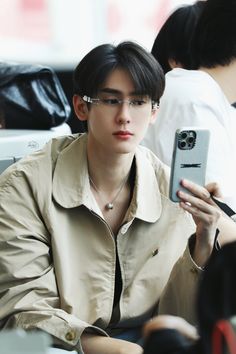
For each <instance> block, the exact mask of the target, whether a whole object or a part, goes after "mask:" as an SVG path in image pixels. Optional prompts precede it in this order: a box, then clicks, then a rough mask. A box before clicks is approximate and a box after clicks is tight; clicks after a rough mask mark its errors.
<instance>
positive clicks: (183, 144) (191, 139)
mask: <svg viewBox="0 0 236 354" xmlns="http://www.w3.org/2000/svg"><path fill="white" fill-rule="evenodd" d="M196 136H197V135H196V132H195V131H193V130H185V131H182V132H181V133H180V134H179V136H178V147H179V149H180V150H191V149H192V148H193V147H194V146H195V143H196Z"/></svg>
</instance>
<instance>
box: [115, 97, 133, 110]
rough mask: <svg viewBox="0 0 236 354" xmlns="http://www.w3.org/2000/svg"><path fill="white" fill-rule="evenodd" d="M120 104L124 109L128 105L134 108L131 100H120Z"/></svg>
mask: <svg viewBox="0 0 236 354" xmlns="http://www.w3.org/2000/svg"><path fill="white" fill-rule="evenodd" d="M118 102H119V105H120V107H122V108H123V106H124V104H125V103H127V105H128V107H129V108H130V107H132V100H129V99H121V100H118Z"/></svg>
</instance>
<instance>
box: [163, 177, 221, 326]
mask: <svg viewBox="0 0 236 354" xmlns="http://www.w3.org/2000/svg"><path fill="white" fill-rule="evenodd" d="M182 184H183V186H184V187H185V188H186V189H188V190H189V191H190V192H192V193H193V195H189V194H187V193H184V192H180V193H179V194H178V196H179V197H180V198H181V200H182V201H181V203H180V206H181V207H182V208H183V209H184V210H186V211H187V212H189V213H190V214H191V215H192V216H193V219H194V221H195V224H196V234H195V235H193V236H192V237H191V239H190V241H194V242H193V247H192V249H191V252H190V246H189V245H188V247H187V248H186V250H185V252H184V254H183V256H182V257H181V258H180V259H179V260H178V262H177V263H176V264H175V266H174V268H173V270H172V272H171V276H170V278H169V281H168V283H167V285H166V287H165V289H164V291H163V294H162V296H161V299H160V304H159V313H160V314H165V313H168V314H172V315H176V316H181V317H184V318H185V319H186V320H187V321H189V322H190V323H192V324H195V323H196V318H195V298H196V291H197V285H198V279H199V274H201V272H202V271H203V270H202V269H203V267H204V265H205V263H206V262H207V260H208V258H209V256H210V254H211V252H212V250H213V246H214V240H215V234H216V229H217V227H219V225H220V223H221V211H220V210H219V208H218V207H217V206H216V204H215V203H214V201H213V200H212V198H210V196H211V194H212V193H215V194H216V195H218V194H217V193H218V189H217V186H216V185H215V184H213V185H210V186H208V187H207V188H208V189H207V188H203V187H201V186H197V185H196V184H194V183H192V182H189V181H186V180H184V181H182ZM190 243H192V242H190Z"/></svg>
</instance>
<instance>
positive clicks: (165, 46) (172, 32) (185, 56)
mask: <svg viewBox="0 0 236 354" xmlns="http://www.w3.org/2000/svg"><path fill="white" fill-rule="evenodd" d="M204 6H205V1H201V0H200V1H197V2H195V3H194V4H191V5H183V6H181V7H179V8H177V9H176V10H175V11H174V12H173V13H172V14H171V15H170V16H169V17H168V18H167V20H166V21H165V23H164V25H163V26H162V27H161V29H160V31H159V32H158V34H157V36H156V39H155V41H154V43H153V47H152V51H151V52H152V54H153V56H154V57H155V58H156V59H157V61H158V62H159V64H160V65H161V67H162V69H163V71H164V73H165V74H166V73H167V72H168V71H170V70H172V69H173V68H184V69H194V64H193V62H192V55H191V41H192V37H193V34H194V30H195V27H196V24H197V21H198V18H199V16H200V14H201V13H202V10H203V8H204Z"/></svg>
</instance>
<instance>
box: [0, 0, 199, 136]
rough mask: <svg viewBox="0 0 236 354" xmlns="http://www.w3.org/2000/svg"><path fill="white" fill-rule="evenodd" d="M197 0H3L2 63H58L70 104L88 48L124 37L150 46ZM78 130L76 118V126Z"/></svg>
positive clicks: (0, 25) (0, 27)
mask: <svg viewBox="0 0 236 354" xmlns="http://www.w3.org/2000/svg"><path fill="white" fill-rule="evenodd" d="M193 2H194V1H193V0H0V5H1V7H0V8H1V10H0V61H17V62H23V63H31V64H34V63H35V64H43V65H44V64H45V65H49V66H51V67H53V68H54V69H55V71H56V73H57V74H58V77H59V79H60V81H61V83H62V86H63V88H64V90H65V93H66V95H67V98H68V100H69V102H71V96H72V84H71V75H72V70H73V69H74V67H75V65H76V64H77V63H78V62H79V61H80V59H81V58H82V57H83V56H84V55H85V54H86V53H87V52H88V51H89V50H91V49H92V48H93V47H95V46H97V45H99V44H101V43H105V42H111V43H114V44H117V43H118V42H120V41H123V40H134V41H136V42H138V43H139V44H141V45H143V46H144V47H145V48H146V49H147V50H151V48H152V44H153V42H154V39H155V37H156V34H157V32H158V30H159V29H160V27H161V25H162V24H163V22H164V21H165V19H166V18H167V16H168V15H169V14H170V13H171V12H172V11H173V10H174V9H175V8H176V7H179V6H180V5H182V4H190V3H193ZM72 121H73V119H72ZM76 124H78V122H75V125H76ZM79 129H80V128H79V127H78V128H77V127H76V126H75V127H73V122H72V130H74V131H76V130H79Z"/></svg>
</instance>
